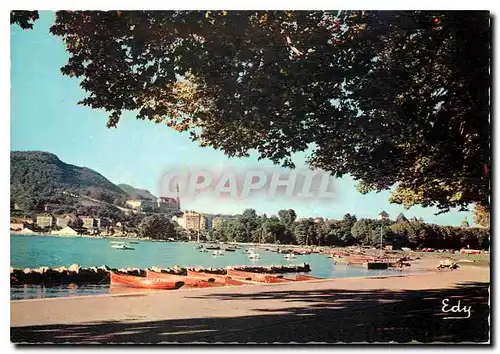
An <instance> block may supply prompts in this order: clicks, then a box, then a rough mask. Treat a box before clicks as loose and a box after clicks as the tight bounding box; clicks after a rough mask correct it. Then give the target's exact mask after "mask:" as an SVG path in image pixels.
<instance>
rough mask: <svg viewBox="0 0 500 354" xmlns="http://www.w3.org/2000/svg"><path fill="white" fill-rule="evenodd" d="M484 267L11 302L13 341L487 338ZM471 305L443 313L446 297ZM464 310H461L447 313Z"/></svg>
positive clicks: (453, 301) (333, 340)
mask: <svg viewBox="0 0 500 354" xmlns="http://www.w3.org/2000/svg"><path fill="white" fill-rule="evenodd" d="M489 280H490V279H489V269H488V268H482V267H474V266H464V267H461V268H460V269H459V270H457V271H441V272H436V271H431V272H428V273H420V274H411V275H406V276H395V277H385V278H363V279H359V278H358V279H334V280H320V281H309V282H298V283H285V284H283V283H282V284H265V285H249V286H235V287H223V288H211V289H210V288H207V289H181V290H178V291H169V292H150V293H127V294H115V295H101V296H85V297H78V298H53V299H41V300H20V301H11V327H12V330H11V337H12V340H13V341H14V342H94V343H95V342H101V343H102V342H117V343H120V342H140V343H159V342H193V341H200V342H234V341H236V342H240V343H241V342H260V343H262V342H266V343H268V342H285V343H287V342H290V341H296V342H309V341H319V342H337V341H343V342H351V341H362V342H363V341H370V342H371V341H387V340H394V341H397V342H408V341H415V340H416V341H423V342H427V341H435V340H440V341H464V340H465V341H481V342H484V341H487V340H488V322H487V318H488V311H489V308H488V284H489ZM445 298H448V299H449V301H450V302H449V303H450V305H455V304H456V302H457V301H458V300H461V301H462V304H461V306H462V307H463V306H464V305H467V306H471V309H472V311H471V316H470V318H468V319H462V320H457V319H451V320H449V319H448V320H445V319H443V318H444V317H446V315H450V313H444V312H443V311H442V306H443V303H442V301H443V299H445ZM453 315H456V316H461V315H462V314H461V313H456V314H453Z"/></svg>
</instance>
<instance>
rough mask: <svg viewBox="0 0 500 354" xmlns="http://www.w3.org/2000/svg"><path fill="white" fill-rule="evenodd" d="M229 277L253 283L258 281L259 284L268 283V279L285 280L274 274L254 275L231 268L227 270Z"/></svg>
mask: <svg viewBox="0 0 500 354" xmlns="http://www.w3.org/2000/svg"><path fill="white" fill-rule="evenodd" d="M227 275H228V276H230V277H232V278H237V279H245V280H253V281H258V282H266V277H269V278H283V276H282V275H274V274H268V273H252V272H245V271H242V270H235V269H231V268H229V269H227Z"/></svg>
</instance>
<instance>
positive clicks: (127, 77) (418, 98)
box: [51, 11, 491, 211]
mask: <svg viewBox="0 0 500 354" xmlns="http://www.w3.org/2000/svg"><path fill="white" fill-rule="evenodd" d="M51 32H52V33H53V34H55V35H57V36H60V37H61V38H62V40H63V41H64V43H65V45H66V49H67V51H68V53H69V60H68V63H67V64H66V65H64V66H63V67H62V69H61V70H62V73H63V74H64V75H69V76H72V77H78V78H80V80H81V83H80V85H81V87H82V88H83V89H84V90H85V91H86V92H87V95H86V97H84V98H83V99H82V101H81V102H80V103H81V104H83V105H87V106H90V107H92V108H94V109H104V110H106V111H108V112H109V114H110V116H109V121H108V126H109V127H116V126H117V124H118V122H119V119H120V116H121V115H122V113H123V112H124V111H136V112H137V118H139V119H148V120H152V121H154V122H157V123H166V124H167V125H168V126H170V127H172V128H174V129H176V130H178V131H189V132H190V134H191V137H192V139H193V140H195V141H198V142H199V143H200V145H201V146H212V147H214V148H216V149H220V150H222V151H224V152H225V153H226V154H228V155H229V156H247V155H248V154H249V152H250V151H256V152H257V153H258V154H259V156H260V157H261V158H268V159H270V160H272V161H273V162H275V163H281V164H283V165H285V166H291V167H293V163H292V161H291V155H292V154H293V153H295V152H298V151H305V150H307V149H308V148H311V147H312V148H313V151H312V153H311V154H310V156H309V158H308V162H309V164H310V165H311V166H312V167H314V168H322V169H324V170H326V171H329V172H332V173H333V174H334V175H335V176H337V177H341V176H343V175H345V174H350V175H351V176H353V177H354V179H356V180H358V181H359V182H360V185H359V188H360V190H361V191H363V192H368V191H372V190H384V189H388V188H391V187H393V186H396V188H395V190H394V193H393V195H392V197H391V201H392V202H395V203H401V204H403V205H405V206H407V207H409V206H411V205H414V204H420V205H423V206H437V207H439V208H440V209H442V211H447V210H449V208H450V207H457V206H458V207H466V206H467V205H468V204H470V203H473V202H480V203H482V204H483V205H485V206H488V205H489V194H490V185H489V172H488V171H489V166H490V147H489V146H490V133H489V120H488V117H489V87H490V74H489V66H490V57H491V49H490V46H491V29H490V20H489V13H488V12H486V11H482V12H479V11H476V12H473V11H439V12H436V11H433V12H431V11H333V12H330V11H307V12H306V11H231V12H226V11H107V12H103V11H58V12H57V15H56V21H55V23H54V25H53V26H52V28H51Z"/></svg>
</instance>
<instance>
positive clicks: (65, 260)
mask: <svg viewBox="0 0 500 354" xmlns="http://www.w3.org/2000/svg"><path fill="white" fill-rule="evenodd" d="M111 241H113V240H111V239H97V238H96V239H94V238H85V237H65V238H63V237H51V236H24V235H11V237H10V254H11V261H10V263H11V266H12V267H16V268H25V267H28V268H36V267H41V266H47V267H60V266H69V265H71V264H73V263H78V264H79V265H80V266H82V267H91V266H100V265H103V264H105V265H107V266H108V267H111V268H125V267H137V268H148V267H153V266H156V267H162V268H166V267H172V266H175V265H180V266H182V267H190V266H204V267H226V266H228V265H264V266H267V265H280V264H283V265H284V264H299V263H304V262H305V263H308V264H309V265H310V266H311V272H310V273H308V274H310V275H313V276H318V277H324V278H346V277H363V276H370V275H387V274H395V272H394V271H392V270H367V269H364V268H361V267H360V268H358V267H348V266H345V265H339V264H337V265H335V264H334V263H333V262H332V260H331V259H329V258H327V257H326V256H324V255H317V254H312V255H305V256H297V258H296V259H292V260H286V259H284V257H283V255H282V254H278V253H275V252H268V251H264V250H260V249H259V250H257V251H256V252H257V253H259V255H260V259H257V260H252V259H248V257H247V255H246V253H244V249H243V248H242V249H238V250H236V252H225V254H224V256H218V257H215V256H213V255H212V253H211V251H209V252H208V253H201V252H198V251H197V250H195V249H194V244H192V243H191V244H190V243H183V242H153V241H139V244H132V245H131V246H132V247H134V248H135V250H116V249H113V248H111V245H112V243H111ZM221 248H224V245H222V247H221ZM134 290H136V289H134ZM118 291H121V290H120V289H111V288H110V287H109V285H87V286H80V287H77V286H75V285H64V286H58V287H50V288H46V287H43V286H32V285H30V286H20V287H13V288H11V298H12V299H28V298H42V297H58V296H73V295H95V294H105V293H110V292H111V293H114V292H118Z"/></svg>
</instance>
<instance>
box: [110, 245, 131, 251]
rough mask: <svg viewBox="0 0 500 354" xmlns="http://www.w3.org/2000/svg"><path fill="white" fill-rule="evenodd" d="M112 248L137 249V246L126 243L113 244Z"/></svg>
mask: <svg viewBox="0 0 500 354" xmlns="http://www.w3.org/2000/svg"><path fill="white" fill-rule="evenodd" d="M111 248H114V249H117V250H135V248H133V247H130V246H127V245H124V244H116V245H112V246H111Z"/></svg>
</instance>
